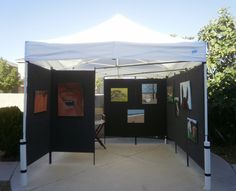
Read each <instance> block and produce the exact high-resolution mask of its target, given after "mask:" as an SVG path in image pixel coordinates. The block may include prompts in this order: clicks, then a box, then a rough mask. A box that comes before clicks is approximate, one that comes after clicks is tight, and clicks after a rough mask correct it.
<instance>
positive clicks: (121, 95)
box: [111, 88, 128, 102]
mask: <svg viewBox="0 0 236 191" xmlns="http://www.w3.org/2000/svg"><path fill="white" fill-rule="evenodd" d="M111 102H128V88H111Z"/></svg>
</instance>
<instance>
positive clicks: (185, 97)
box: [180, 81, 192, 110]
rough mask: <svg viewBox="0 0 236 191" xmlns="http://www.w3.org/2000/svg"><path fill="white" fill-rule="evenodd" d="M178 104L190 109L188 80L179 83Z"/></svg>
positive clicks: (190, 99) (190, 100)
mask: <svg viewBox="0 0 236 191" xmlns="http://www.w3.org/2000/svg"><path fill="white" fill-rule="evenodd" d="M180 105H181V107H182V108H183V109H187V110H191V109H192V98H191V87H190V81H186V82H182V83H180Z"/></svg>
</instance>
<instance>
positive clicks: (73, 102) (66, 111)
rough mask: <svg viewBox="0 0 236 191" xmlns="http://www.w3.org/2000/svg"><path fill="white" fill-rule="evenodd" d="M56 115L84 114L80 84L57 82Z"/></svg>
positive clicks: (74, 115)
mask: <svg viewBox="0 0 236 191" xmlns="http://www.w3.org/2000/svg"><path fill="white" fill-rule="evenodd" d="M58 116H72V117H76V116H84V96H83V89H82V87H81V86H80V84H78V83H63V84H58Z"/></svg>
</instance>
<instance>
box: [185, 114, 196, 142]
mask: <svg viewBox="0 0 236 191" xmlns="http://www.w3.org/2000/svg"><path fill="white" fill-rule="evenodd" d="M197 134H198V123H197V121H196V120H194V119H191V118H187V137H188V139H189V140H191V141H192V142H194V143H197Z"/></svg>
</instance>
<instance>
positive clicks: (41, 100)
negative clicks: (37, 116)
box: [34, 90, 48, 113]
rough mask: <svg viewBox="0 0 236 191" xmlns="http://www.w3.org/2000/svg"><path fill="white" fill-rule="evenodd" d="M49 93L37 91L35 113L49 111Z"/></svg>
mask: <svg viewBox="0 0 236 191" xmlns="http://www.w3.org/2000/svg"><path fill="white" fill-rule="evenodd" d="M47 103H48V93H47V91H45V90H36V91H35V95H34V113H40V112H44V111H47Z"/></svg>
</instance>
